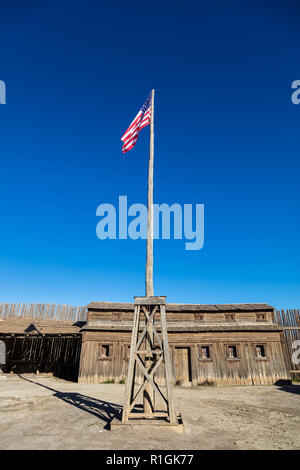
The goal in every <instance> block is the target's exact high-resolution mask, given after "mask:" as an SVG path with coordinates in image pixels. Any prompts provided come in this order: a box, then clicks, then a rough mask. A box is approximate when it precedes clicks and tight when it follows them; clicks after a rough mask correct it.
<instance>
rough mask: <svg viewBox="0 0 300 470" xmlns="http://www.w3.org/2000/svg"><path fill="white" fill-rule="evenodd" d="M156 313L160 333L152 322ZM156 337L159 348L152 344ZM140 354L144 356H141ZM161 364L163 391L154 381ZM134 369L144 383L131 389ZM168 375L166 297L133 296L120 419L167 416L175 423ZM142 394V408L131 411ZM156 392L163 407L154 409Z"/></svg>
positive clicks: (124, 420) (169, 370)
mask: <svg viewBox="0 0 300 470" xmlns="http://www.w3.org/2000/svg"><path fill="white" fill-rule="evenodd" d="M141 313H142V314H144V318H145V325H144V327H143V330H142V332H141V333H140V334H139V331H140V329H141V328H140V323H141ZM155 315H156V316H157V317H159V318H158V320H160V322H158V323H160V333H161V335H159V333H158V331H157V329H156V327H155V325H154V316H155ZM155 341H156V343H157V344H158V348H156V346H155ZM141 356H145V357H144V359H142V358H141ZM160 366H161V367H163V368H164V373H165V374H164V375H165V381H166V392H165V393H164V392H163V391H162V390H161V389H160V388H159V387H158V385H157V383H156V381H155V373H156V372H157V370H158V368H159V367H160ZM137 370H139V371H140V372H141V375H142V379H143V383H142V385H141V386H140V387H139V389H138V391H137V392H136V393H134V388H135V381H136V380H135V379H136V373H137ZM171 377H172V375H171V364H170V357H169V348H168V336H167V327H166V312H165V298H164V297H136V298H135V307H134V318H133V329H132V336H131V346H130V358H129V365H128V378H127V381H126V391H125V403H124V409H123V414H122V423H128V422H129V421H130V418H137V417H138V418H141V419H152V418H153V417H158V416H159V417H164V418H166V419H167V420H168V422H169V423H175V422H176V414H175V411H174V405H173V396H172V388H171ZM141 396H143V397H144V402H143V403H144V409H143V412H140V413H137V412H133V409H134V406H135V405H136V404H137V401H138V399H139V398H140V397H141ZM155 396H158V397H159V398H160V399H161V400H162V402H163V403H164V405H165V407H166V410H165V411H163V412H161V411H156V410H155Z"/></svg>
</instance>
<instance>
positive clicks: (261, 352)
mask: <svg viewBox="0 0 300 470" xmlns="http://www.w3.org/2000/svg"><path fill="white" fill-rule="evenodd" d="M255 351H256V357H258V358H261V357H266V352H265V347H264V345H263V344H257V345H256V346H255Z"/></svg>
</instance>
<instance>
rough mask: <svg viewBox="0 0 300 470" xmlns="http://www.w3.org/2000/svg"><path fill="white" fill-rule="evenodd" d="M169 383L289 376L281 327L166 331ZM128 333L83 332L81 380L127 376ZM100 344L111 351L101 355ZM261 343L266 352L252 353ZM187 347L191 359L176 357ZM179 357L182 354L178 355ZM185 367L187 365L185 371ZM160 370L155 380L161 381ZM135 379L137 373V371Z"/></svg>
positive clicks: (117, 379)
mask: <svg viewBox="0 0 300 470" xmlns="http://www.w3.org/2000/svg"><path fill="white" fill-rule="evenodd" d="M168 336H169V345H170V355H171V362H172V372H173V382H174V383H178V382H180V378H181V377H189V380H190V381H191V382H192V384H193V385H198V384H212V385H252V384H253V385H260V384H262V385H268V384H274V383H278V382H280V381H282V380H283V381H285V380H289V378H290V377H289V374H288V373H287V367H286V363H285V358H284V353H283V349H282V340H281V337H280V332H277V331H274V332H267V331H266V332H255V333H254V332H246V331H245V332H224V331H223V332H205V333H193V332H188V333H184V332H182V333H174V332H169V335H168ZM129 344H130V333H129V332H104V331H102V332H101V333H99V332H97V333H96V332H89V331H87V332H84V333H83V344H82V354H81V363H80V370H79V381H80V382H87V383H99V382H106V381H114V382H117V383H118V382H122V381H124V379H125V378H126V375H127V367H128V347H129ZM102 345H105V346H106V347H107V346H108V347H109V356H108V357H101V354H100V352H99V351H101V347H102ZM228 345H235V346H236V347H237V357H236V358H228V353H227V346H228ZM257 345H264V348H265V357H261V358H259V357H257V356H256V346H257ZM202 346H208V347H209V355H210V357H209V358H206V359H203V358H202V357H201V347H202ZM180 348H186V349H187V351H188V354H187V355H184V357H187V358H188V360H189V361H190V363H186V364H185V363H184V360H181V362H180V360H179V363H178V362H177V364H176V361H177V359H178V350H179V349H180ZM181 356H182V355H181ZM186 368H188V369H189V370H190V372H189V375H187V371H186V370H185V369H186ZM162 371H163V369H161V370H158V373H157V375H156V381H157V383H159V384H163V383H164V377H163V375H162ZM137 383H141V377H140V375H139V373H137Z"/></svg>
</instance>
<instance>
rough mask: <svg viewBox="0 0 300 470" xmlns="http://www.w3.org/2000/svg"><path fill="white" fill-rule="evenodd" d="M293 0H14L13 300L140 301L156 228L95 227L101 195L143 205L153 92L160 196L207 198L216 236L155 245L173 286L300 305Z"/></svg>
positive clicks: (10, 70)
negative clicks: (104, 230)
mask: <svg viewBox="0 0 300 470" xmlns="http://www.w3.org/2000/svg"><path fill="white" fill-rule="evenodd" d="M299 36H300V8H299V3H298V2H297V1H285V2H282V1H277V0H272V1H271V0H270V1H253V0H252V1H250V0H249V1H240V0H239V1H238V0H236V1H233V0H228V1H227V2H224V0H212V1H209V2H208V1H207V2H195V1H189V0H187V1H185V2H177V1H172V2H169V1H168V0H166V1H163V2H162V1H157V0H154V1H152V2H151V5H150V4H149V5H148V4H146V2H138V1H129V2H124V1H114V2H111V1H101V2H99V1H91V0H85V1H73V2H70V1H65V0H60V1H58V0H54V1H51V2H50V1H45V2H37V1H31V0H28V1H27V2H22V1H15V2H7V1H2V2H1V17H0V51H1V62H0V80H4V81H5V83H6V86H7V103H6V105H0V125H1V126H0V148H1V154H0V155H1V166H0V178H1V184H0V209H1V230H0V302H22V301H24V302H53V303H64V304H73V305H85V304H87V303H88V302H90V301H97V300H108V301H131V300H132V298H133V296H135V295H144V264H145V248H146V243H145V241H144V240H138V241H132V240H106V241H101V240H99V239H98V238H97V237H96V224H97V222H98V218H97V217H96V208H97V206H98V205H99V204H101V203H112V204H117V201H118V196H119V195H127V196H128V203H129V204H133V203H136V202H140V203H146V179H147V165H148V142H149V128H148V127H147V128H145V129H143V131H142V132H141V134H140V137H139V140H138V143H137V145H136V147H135V148H134V149H133V150H131V151H130V152H128V153H127V154H126V155H125V156H124V155H123V154H122V153H121V142H120V137H121V135H122V134H123V132H124V131H125V129H126V128H127V126H128V125H129V123H130V121H131V120H132V119H133V117H134V115H135V114H136V113H137V111H138V110H139V108H140V106H141V105H142V104H143V103H144V101H145V100H146V98H147V96H148V93H149V91H150V90H151V88H155V89H156V101H155V168H154V175H155V182H154V184H155V192H154V202H156V203H162V202H165V203H168V204H172V203H175V202H177V203H181V204H184V203H191V204H196V203H198V204H200V203H202V204H204V205H205V244H204V247H203V249H202V250H199V251H186V250H185V249H184V241H183V240H182V241H181V240H159V241H155V244H154V257H155V265H154V273H155V276H154V290H155V294H156V295H166V296H167V300H168V301H169V302H185V303H231V302H233V303H235V302H267V303H270V304H272V305H274V306H276V307H278V308H284V307H294V308H297V307H299V304H300V289H299V278H300V274H299V264H300V256H299V235H300V233H299V232H300V230H299V228H300V227H299V169H300V163H299V147H300V144H299V124H300V105H298V106H297V105H294V104H292V102H291V93H292V89H291V83H292V81H294V80H296V79H300V70H299V68H300V66H299V64H300V60H299V59H300V57H299V56H300V49H299Z"/></svg>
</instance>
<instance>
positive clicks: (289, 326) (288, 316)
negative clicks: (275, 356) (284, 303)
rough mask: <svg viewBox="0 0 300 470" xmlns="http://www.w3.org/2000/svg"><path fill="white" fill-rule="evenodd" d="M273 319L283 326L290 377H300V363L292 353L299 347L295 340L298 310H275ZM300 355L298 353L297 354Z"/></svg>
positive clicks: (299, 334)
mask: <svg viewBox="0 0 300 470" xmlns="http://www.w3.org/2000/svg"><path fill="white" fill-rule="evenodd" d="M275 321H276V323H278V325H281V326H282V327H283V331H284V337H285V342H286V348H287V356H288V361H289V367H290V371H291V375H292V378H297V379H300V363H299V364H297V363H295V361H293V358H292V356H293V353H294V352H295V351H296V349H299V345H300V343H299V345H297V344H296V343H295V341H300V310H298V309H288V310H276V311H275ZM298 357H300V354H298Z"/></svg>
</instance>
